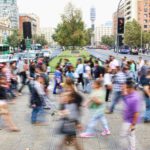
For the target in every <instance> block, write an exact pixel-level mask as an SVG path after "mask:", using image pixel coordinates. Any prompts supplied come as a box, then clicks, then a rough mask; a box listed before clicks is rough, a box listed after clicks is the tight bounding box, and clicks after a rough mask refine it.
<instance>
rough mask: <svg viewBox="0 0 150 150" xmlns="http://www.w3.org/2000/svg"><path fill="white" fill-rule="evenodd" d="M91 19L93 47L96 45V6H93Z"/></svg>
mask: <svg viewBox="0 0 150 150" xmlns="http://www.w3.org/2000/svg"><path fill="white" fill-rule="evenodd" d="M90 20H91V29H92V36H91V46H92V47H93V46H94V45H95V40H94V37H95V36H94V31H95V20H96V9H95V7H91V10H90Z"/></svg>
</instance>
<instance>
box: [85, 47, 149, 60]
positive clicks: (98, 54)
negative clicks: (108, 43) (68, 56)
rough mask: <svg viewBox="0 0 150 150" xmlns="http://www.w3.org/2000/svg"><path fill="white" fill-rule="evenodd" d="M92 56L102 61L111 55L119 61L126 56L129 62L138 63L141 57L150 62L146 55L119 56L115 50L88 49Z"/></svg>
mask: <svg viewBox="0 0 150 150" xmlns="http://www.w3.org/2000/svg"><path fill="white" fill-rule="evenodd" d="M87 51H88V52H89V53H90V54H92V55H93V56H95V57H99V58H100V59H101V60H102V61H105V60H107V59H108V56H109V55H113V56H115V57H116V58H117V59H119V60H120V59H122V58H123V57H124V56H126V57H127V59H129V60H135V61H138V58H139V57H140V56H141V57H142V58H143V59H144V60H150V56H146V55H129V54H117V53H115V52H114V51H113V50H101V49H88V50H87Z"/></svg>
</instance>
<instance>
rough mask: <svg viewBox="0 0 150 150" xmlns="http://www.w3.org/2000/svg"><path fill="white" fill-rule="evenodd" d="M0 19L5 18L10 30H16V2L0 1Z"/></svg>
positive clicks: (9, 0)
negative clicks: (9, 23)
mask: <svg viewBox="0 0 150 150" xmlns="http://www.w3.org/2000/svg"><path fill="white" fill-rule="evenodd" d="M0 18H7V19H9V20H10V22H11V27H12V28H18V24H19V13H18V7H17V0H0Z"/></svg>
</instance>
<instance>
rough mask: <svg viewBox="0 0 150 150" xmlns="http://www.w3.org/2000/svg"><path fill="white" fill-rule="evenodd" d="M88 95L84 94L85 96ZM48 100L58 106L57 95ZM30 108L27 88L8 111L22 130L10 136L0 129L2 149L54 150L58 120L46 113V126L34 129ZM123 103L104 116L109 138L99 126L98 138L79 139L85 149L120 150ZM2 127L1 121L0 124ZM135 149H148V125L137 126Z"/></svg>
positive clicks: (83, 121)
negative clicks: (108, 129)
mask: <svg viewBox="0 0 150 150" xmlns="http://www.w3.org/2000/svg"><path fill="white" fill-rule="evenodd" d="M87 96H88V95H85V97H87ZM51 100H52V101H54V102H55V103H56V104H57V100H58V96H53V95H52V96H51ZM28 105H29V93H28V89H27V88H26V90H25V91H24V93H23V96H20V97H18V98H17V102H16V104H14V105H10V112H11V113H12V114H13V119H14V121H15V123H16V124H17V126H18V127H19V128H20V129H21V132H19V133H10V132H8V131H6V130H4V129H2V130H0V139H1V140H0V149H1V150H56V146H57V144H58V143H59V141H60V139H61V136H60V135H57V134H56V133H55V132H56V129H57V127H58V121H56V120H57V119H56V117H54V116H53V117H52V116H51V115H50V113H48V114H47V120H48V126H33V125H32V124H31V123H30V116H31V109H30V108H29V107H28ZM121 110H122V104H119V105H118V106H117V108H116V111H115V113H114V114H111V115H107V119H108V122H109V126H110V129H111V135H110V136H107V137H102V136H100V130H101V126H100V125H98V126H97V136H96V137H95V138H88V139H86V138H84V139H82V138H78V140H79V141H80V144H81V145H82V147H83V148H84V150H121V148H120V145H119V143H120V142H119V140H120V136H119V135H120V130H121V124H122V119H121V117H122V115H121ZM90 115H91V114H89V113H88V111H87V110H84V113H83V118H82V123H83V125H85V126H86V124H85V123H86V122H88V120H89V117H90ZM0 126H2V122H0ZM136 131H137V150H149V148H150V143H149V141H150V136H149V133H150V128H149V124H139V125H138V126H137V129H136ZM27 148H29V149H27Z"/></svg>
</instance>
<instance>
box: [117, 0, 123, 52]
mask: <svg viewBox="0 0 150 150" xmlns="http://www.w3.org/2000/svg"><path fill="white" fill-rule="evenodd" d="M122 1H123V0H119V3H118V8H117V15H116V19H117V28H116V51H117V54H118V53H119V42H118V17H119V8H120V4H121V2H122Z"/></svg>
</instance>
